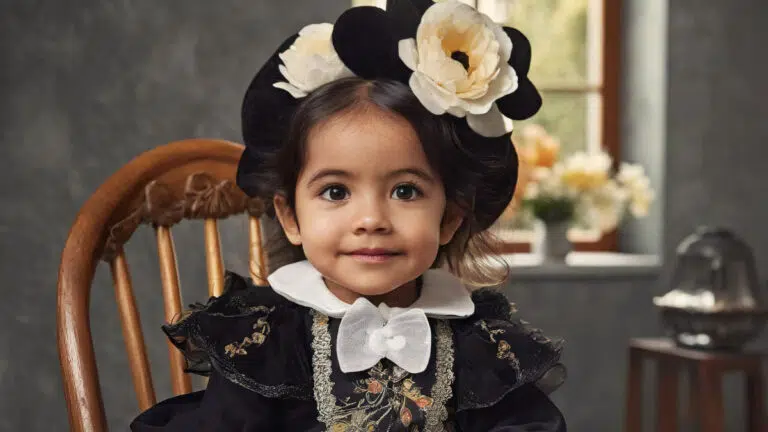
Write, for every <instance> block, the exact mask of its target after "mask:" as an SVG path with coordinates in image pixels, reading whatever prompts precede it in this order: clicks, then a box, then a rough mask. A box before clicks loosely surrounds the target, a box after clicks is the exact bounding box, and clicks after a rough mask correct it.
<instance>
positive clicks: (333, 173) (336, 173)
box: [307, 168, 352, 185]
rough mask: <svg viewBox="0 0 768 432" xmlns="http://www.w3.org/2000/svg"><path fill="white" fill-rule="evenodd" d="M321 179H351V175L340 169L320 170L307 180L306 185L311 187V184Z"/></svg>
mask: <svg viewBox="0 0 768 432" xmlns="http://www.w3.org/2000/svg"><path fill="white" fill-rule="evenodd" d="M323 177H352V174H350V173H348V172H346V171H344V170H341V169H333V168H326V169H321V170H319V171H318V172H316V173H315V174H314V175H313V176H312V177H311V178H310V179H309V181H308V182H307V184H308V185H311V184H312V183H314V182H316V181H318V180H320V179H321V178H323Z"/></svg>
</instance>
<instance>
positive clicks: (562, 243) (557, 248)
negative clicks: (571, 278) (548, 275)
mask: <svg viewBox="0 0 768 432" xmlns="http://www.w3.org/2000/svg"><path fill="white" fill-rule="evenodd" d="M570 226H571V224H570V222H568V221H566V222H555V223H547V224H546V232H545V233H544V244H543V249H544V250H543V251H542V252H543V254H544V261H546V262H554V263H563V262H565V257H566V255H568V253H569V252H570V251H571V249H572V248H573V246H572V245H571V242H570V241H568V229H569V228H570Z"/></svg>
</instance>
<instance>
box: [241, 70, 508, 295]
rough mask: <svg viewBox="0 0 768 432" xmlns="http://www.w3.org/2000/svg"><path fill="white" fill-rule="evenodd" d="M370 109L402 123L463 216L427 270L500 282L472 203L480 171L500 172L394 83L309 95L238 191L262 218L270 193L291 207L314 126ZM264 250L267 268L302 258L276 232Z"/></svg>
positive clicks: (342, 85)
mask: <svg viewBox="0 0 768 432" xmlns="http://www.w3.org/2000/svg"><path fill="white" fill-rule="evenodd" d="M371 108H378V109H380V110H382V111H384V112H388V113H392V114H394V115H397V116H400V117H402V118H404V119H405V120H406V121H408V123H409V124H410V125H411V126H412V127H413V129H414V130H415V132H416V134H417V136H418V137H419V140H420V141H421V143H422V146H423V149H424V153H425V154H426V156H427V160H428V161H429V164H430V166H431V167H432V168H433V169H434V170H435V171H436V172H437V174H438V175H439V176H440V179H441V181H442V182H443V186H444V190H445V195H446V201H447V202H449V203H453V204H454V205H456V206H458V208H459V209H461V211H462V212H463V213H464V220H463V222H462V223H461V226H460V227H459V229H458V230H457V232H456V234H455V235H454V237H453V239H452V240H451V241H450V242H449V243H448V244H446V245H445V246H442V247H440V250H439V251H438V256H437V259H436V261H435V263H434V265H433V267H438V266H442V265H446V266H447V267H448V269H449V270H450V271H451V272H452V273H453V274H455V275H456V276H457V277H459V278H461V279H462V280H463V281H464V282H465V283H467V284H470V285H474V286H488V285H497V284H499V283H501V282H503V281H504V280H505V279H506V278H507V275H508V273H509V267H508V266H507V265H506V264H505V262H504V261H502V260H501V259H498V257H497V255H496V254H495V251H494V250H493V248H492V247H491V244H492V240H493V237H492V235H491V234H490V233H489V232H488V231H481V230H480V226H479V223H478V219H488V217H489V215H479V214H477V209H476V207H475V205H474V201H475V191H476V190H477V188H478V187H480V178H481V173H483V172H485V170H488V169H498V167H491V166H488V164H489V162H487V161H484V160H483V159H481V158H479V157H476V156H475V155H473V153H472V152H470V151H467V150H466V149H465V147H464V146H463V144H462V142H461V140H460V139H459V137H458V135H457V133H456V131H455V130H454V126H453V123H452V122H451V121H450V120H449V119H447V118H445V117H447V116H436V115H433V114H432V113H430V112H429V111H427V110H426V109H425V108H424V107H423V105H422V104H421V103H420V102H419V100H418V99H417V98H416V96H415V95H414V94H413V93H412V92H411V90H410V89H409V88H408V87H407V86H406V85H404V84H402V83H400V82H398V81H391V80H365V79H362V78H357V77H352V78H344V79H340V80H336V81H333V82H331V83H328V84H326V85H324V86H322V87H320V88H318V89H317V90H315V91H313V92H312V93H310V94H309V95H308V96H307V97H306V98H305V99H304V100H303V101H302V102H301V103H300V104H299V106H298V108H297V109H296V111H295V112H294V114H293V117H292V120H291V124H290V127H289V129H288V130H289V132H288V136H287V137H286V138H285V141H284V142H283V145H282V146H281V147H280V148H279V149H278V150H277V151H274V152H271V153H263V154H260V155H259V156H260V158H263V160H264V165H263V166H262V168H261V169H260V170H259V171H258V172H251V173H248V175H247V176H246V177H247V183H248V184H246V185H244V186H246V187H247V188H249V190H251V191H254V192H255V193H256V195H257V196H258V197H260V198H262V199H263V200H264V202H265V203H266V204H267V214H268V215H269V216H270V217H272V218H273V219H274V217H275V214H274V209H273V208H272V199H273V197H274V196H275V194H280V195H283V196H284V197H285V198H286V200H287V202H288V204H289V206H290V207H291V208H294V206H295V191H296V183H297V181H298V176H299V172H300V171H301V167H303V166H304V158H305V155H306V145H307V140H308V138H309V134H310V132H311V131H312V129H313V128H314V127H315V126H317V125H319V124H321V123H323V122H325V121H327V120H329V119H331V118H333V117H334V116H337V115H340V114H346V113H350V112H353V111H355V110H365V109H371ZM511 145H512V143H510V146H511ZM241 186H242V185H241ZM268 250H269V254H270V267H271V268H272V269H273V270H274V269H276V268H278V267H280V266H282V265H285V264H288V263H291V262H295V261H299V260H302V259H305V257H304V254H303V251H302V249H301V248H300V247H297V246H293V245H292V244H290V243H289V242H288V240H287V238H286V237H285V234H284V233H283V232H282V230H280V229H278V230H275V233H273V235H271V236H270V240H269V242H268Z"/></svg>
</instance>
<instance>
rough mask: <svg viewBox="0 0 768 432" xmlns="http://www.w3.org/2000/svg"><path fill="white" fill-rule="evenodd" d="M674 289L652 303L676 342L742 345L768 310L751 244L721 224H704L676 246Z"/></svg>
mask: <svg viewBox="0 0 768 432" xmlns="http://www.w3.org/2000/svg"><path fill="white" fill-rule="evenodd" d="M676 258H677V260H676V266H675V269H674V274H673V278H672V290H671V291H669V292H668V293H666V294H665V295H664V296H662V297H655V298H654V299H653V302H654V303H655V304H656V306H658V307H659V308H660V310H661V317H662V321H663V322H664V325H665V327H666V328H667V330H668V331H669V333H670V336H672V337H673V338H674V340H675V342H676V343H677V344H678V345H682V346H686V347H691V348H701V349H738V348H741V347H742V346H743V345H744V344H745V343H747V342H749V341H750V340H752V339H754V338H755V337H757V335H758V334H759V333H760V332H761V331H762V329H763V326H764V324H765V320H766V317H768V309H766V304H765V300H764V295H763V293H762V290H761V289H760V284H759V283H758V279H757V271H756V269H755V260H754V255H753V253H752V250H751V248H750V247H749V246H748V245H747V244H746V243H745V242H744V241H742V240H741V239H739V238H738V237H737V236H736V235H734V234H733V233H732V232H730V231H728V230H726V229H723V228H713V227H700V228H698V229H697V230H696V232H695V233H693V234H691V235H689V236H688V237H686V238H685V239H684V240H683V241H682V242H681V243H680V245H679V246H678V248H677V257H676Z"/></svg>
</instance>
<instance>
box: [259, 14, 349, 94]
mask: <svg viewBox="0 0 768 432" xmlns="http://www.w3.org/2000/svg"><path fill="white" fill-rule="evenodd" d="M332 33H333V24H328V23H322V24H310V25H308V26H306V27H304V28H303V29H301V31H300V32H299V36H298V37H297V38H296V41H294V43H293V45H291V47H290V48H288V49H287V50H286V51H283V52H282V53H280V60H282V61H283V64H282V65H280V67H279V69H280V73H281V74H282V75H283V77H284V78H285V79H286V80H287V82H284V81H280V82H277V83H275V84H274V86H275V87H277V88H280V89H283V90H285V91H287V92H288V93H290V94H291V96H293V97H295V98H297V99H298V98H303V97H305V96H306V95H308V94H309V93H310V92H311V91H312V90H315V89H316V88H318V87H320V86H322V85H323V84H327V83H329V82H331V81H335V80H337V79H339V78H344V77H348V76H352V75H353V73H352V72H351V71H350V70H349V69H347V67H346V66H344V63H342V62H341V59H339V56H338V54H336V51H335V50H334V49H333V43H332V42H331V34H332Z"/></svg>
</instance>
